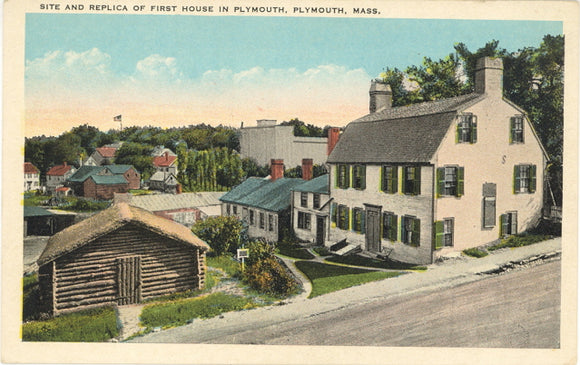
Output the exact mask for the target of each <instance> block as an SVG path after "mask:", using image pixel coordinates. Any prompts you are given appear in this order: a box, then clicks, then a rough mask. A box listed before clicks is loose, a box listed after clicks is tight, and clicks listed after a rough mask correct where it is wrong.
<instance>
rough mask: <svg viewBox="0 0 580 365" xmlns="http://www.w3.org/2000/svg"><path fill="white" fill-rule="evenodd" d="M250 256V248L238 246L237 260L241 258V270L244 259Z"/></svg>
mask: <svg viewBox="0 0 580 365" xmlns="http://www.w3.org/2000/svg"><path fill="white" fill-rule="evenodd" d="M249 256H250V250H248V249H247V248H238V260H240V259H241V260H242V271H244V259H245V258H246V257H249Z"/></svg>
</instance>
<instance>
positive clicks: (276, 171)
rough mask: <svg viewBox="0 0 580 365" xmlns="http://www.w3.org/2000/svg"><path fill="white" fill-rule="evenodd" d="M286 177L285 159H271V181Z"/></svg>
mask: <svg viewBox="0 0 580 365" xmlns="http://www.w3.org/2000/svg"><path fill="white" fill-rule="evenodd" d="M283 177H284V160H277V159H271V160H270V181H271V182H274V181H276V180H278V179H281V178H283Z"/></svg>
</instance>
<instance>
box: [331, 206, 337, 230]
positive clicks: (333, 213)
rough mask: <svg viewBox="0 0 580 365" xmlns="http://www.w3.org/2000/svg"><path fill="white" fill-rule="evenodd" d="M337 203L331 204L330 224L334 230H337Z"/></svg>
mask: <svg viewBox="0 0 580 365" xmlns="http://www.w3.org/2000/svg"><path fill="white" fill-rule="evenodd" d="M336 213H337V212H336V203H331V204H330V222H331V226H332V228H336V221H337V219H336Z"/></svg>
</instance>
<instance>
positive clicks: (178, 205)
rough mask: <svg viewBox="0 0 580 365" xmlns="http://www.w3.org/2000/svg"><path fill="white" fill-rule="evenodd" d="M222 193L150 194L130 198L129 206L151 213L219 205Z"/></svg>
mask: <svg viewBox="0 0 580 365" xmlns="http://www.w3.org/2000/svg"><path fill="white" fill-rule="evenodd" d="M224 194H225V193H224V192H218V191H207V192H199V193H183V194H150V195H134V196H131V197H130V199H131V201H130V202H131V205H134V206H136V207H139V208H143V209H147V210H149V211H151V212H157V211H162V210H174V209H184V208H199V207H207V206H212V205H217V206H219V205H220V201H219V199H220V198H221V197H222V196H223V195H224Z"/></svg>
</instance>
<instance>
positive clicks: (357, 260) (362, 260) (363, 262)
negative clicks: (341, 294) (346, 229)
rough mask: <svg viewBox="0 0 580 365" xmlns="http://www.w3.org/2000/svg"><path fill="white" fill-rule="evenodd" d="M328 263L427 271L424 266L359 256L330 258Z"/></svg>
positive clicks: (327, 259)
mask: <svg viewBox="0 0 580 365" xmlns="http://www.w3.org/2000/svg"><path fill="white" fill-rule="evenodd" d="M325 260H326V261H329V262H334V263H337V264H345V265H352V266H363V267H376V268H379V269H390V270H427V268H426V267H425V266H415V265H413V264H405V263H403V262H397V261H392V260H377V259H371V258H368V257H362V256H359V255H348V256H332V257H328V258H326V259H325Z"/></svg>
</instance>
